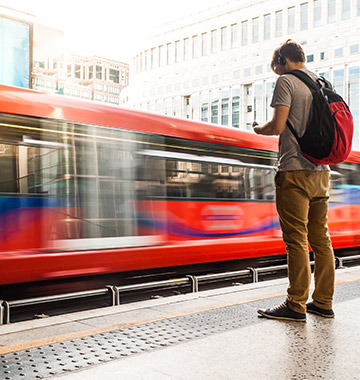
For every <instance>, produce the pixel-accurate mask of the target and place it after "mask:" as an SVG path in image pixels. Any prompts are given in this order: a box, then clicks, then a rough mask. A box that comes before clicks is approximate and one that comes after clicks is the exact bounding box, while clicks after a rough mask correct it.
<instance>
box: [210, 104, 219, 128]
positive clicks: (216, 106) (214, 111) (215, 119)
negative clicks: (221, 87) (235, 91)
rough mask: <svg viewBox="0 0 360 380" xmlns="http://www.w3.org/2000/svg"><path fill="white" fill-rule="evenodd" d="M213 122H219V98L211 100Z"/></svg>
mask: <svg viewBox="0 0 360 380" xmlns="http://www.w3.org/2000/svg"><path fill="white" fill-rule="evenodd" d="M211 122H212V123H213V124H218V122H219V100H218V99H216V100H213V101H212V102H211Z"/></svg>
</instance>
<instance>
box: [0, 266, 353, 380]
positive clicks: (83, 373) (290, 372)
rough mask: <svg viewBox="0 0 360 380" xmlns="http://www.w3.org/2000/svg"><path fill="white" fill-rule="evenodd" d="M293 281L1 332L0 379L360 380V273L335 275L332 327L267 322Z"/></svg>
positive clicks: (316, 320) (319, 321)
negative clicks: (262, 311) (261, 312)
mask: <svg viewBox="0 0 360 380" xmlns="http://www.w3.org/2000/svg"><path fill="white" fill-rule="evenodd" d="M287 283H288V281H287V279H286V278H284V279H279V280H272V281H264V282H259V283H255V284H248V285H240V286H232V287H227V288H222V289H216V290H211V291H203V292H198V293H191V294H185V295H177V296H172V297H167V298H163V299H154V300H149V301H145V302H139V303H135V304H130V305H120V306H113V307H107V308H103V309H97V310H93V311H86V312H79V313H74V314H68V315H64V316H57V317H50V318H47V319H41V320H33V321H27V322H20V323H15V324H9V325H3V326H0V379H1V380H14V379H16V380H17V379H26V380H37V379H52V380H103V379H106V380H115V379H116V380H185V379H186V380H205V379H206V380H233V379H234V380H235V379H236V380H242V379H256V380H273V379H274V380H275V379H276V380H282V379H284V380H307V379H325V380H343V379H346V380H355V379H360V374H359V370H358V360H359V356H360V318H359V315H360V267H353V268H345V269H337V270H336V288H335V302H334V311H335V318H334V319H326V318H322V317H320V316H316V315H312V314H308V315H307V322H306V323H303V322H291V321H277V320H269V319H264V318H260V317H259V316H258V314H257V310H258V309H259V308H267V307H272V306H275V305H276V304H279V303H281V302H283V301H284V297H285V294H286V288H287Z"/></svg>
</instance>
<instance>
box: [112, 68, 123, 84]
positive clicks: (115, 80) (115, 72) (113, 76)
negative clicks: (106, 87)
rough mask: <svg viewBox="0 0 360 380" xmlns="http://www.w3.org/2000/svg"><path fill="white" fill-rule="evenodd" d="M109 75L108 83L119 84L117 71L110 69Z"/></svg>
mask: <svg viewBox="0 0 360 380" xmlns="http://www.w3.org/2000/svg"><path fill="white" fill-rule="evenodd" d="M109 75H110V78H109V79H110V81H111V82H114V83H119V82H120V72H119V70H114V69H110V70H109Z"/></svg>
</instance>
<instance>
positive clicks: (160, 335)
mask: <svg viewBox="0 0 360 380" xmlns="http://www.w3.org/2000/svg"><path fill="white" fill-rule="evenodd" d="M358 294H359V282H351V283H347V284H342V285H340V286H337V288H336V293H335V302H336V301H338V302H339V301H345V300H349V299H354V298H356V297H358ZM282 301H283V297H278V298H272V299H271V300H269V299H267V300H261V301H256V302H252V303H248V304H241V305H235V306H229V307H223V308H220V309H216V310H210V311H206V312H201V313H197V314H192V315H187V316H182V317H177V318H171V319H166V320H161V321H156V322H151V323H147V324H143V325H139V326H134V327H130V328H125V329H121V330H116V331H111V332H107V333H102V334H97V335H92V336H88V337H84V338H79V339H74V340H71V341H66V342H61V343H55V344H50V345H47V346H43V347H38V348H32V349H28V350H24V351H19V352H14V353H9V354H5V355H0V379H1V380H18V379H26V380H38V379H48V378H51V377H52V376H54V375H60V374H62V373H66V372H71V371H75V370H79V369H81V368H86V367H89V366H92V365H95V364H100V363H102V362H108V361H111V360H116V359H121V358H123V357H127V356H130V355H134V354H139V353H141V352H145V351H149V350H153V349H159V348H162V347H166V346H169V345H173V344H178V343H182V342H185V341H187V340H193V339H197V338H202V337H206V336H209V335H211V334H217V333H221V332H225V331H229V330H232V329H237V328H240V327H243V326H248V325H251V324H254V323H260V322H262V321H263V320H262V319H260V318H258V317H257V313H256V310H257V308H259V307H267V306H269V304H276V303H277V302H282Z"/></svg>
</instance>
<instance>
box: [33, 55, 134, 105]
mask: <svg viewBox="0 0 360 380" xmlns="http://www.w3.org/2000/svg"><path fill="white" fill-rule="evenodd" d="M32 83H33V88H35V89H42V90H47V91H51V92H56V93H60V94H63V95H67V96H73V97H77V98H83V99H87V100H96V101H99V102H105V103H110V104H115V105H118V104H119V103H120V93H121V91H122V89H123V88H125V87H126V86H127V85H128V84H129V65H128V64H127V63H123V62H118V61H114V60H111V59H107V58H102V57H98V56H93V57H82V56H79V55H72V56H69V57H66V58H65V59H64V60H63V61H58V60H56V59H54V58H51V57H47V58H45V59H43V60H40V61H39V60H36V61H35V62H34V68H33V72H32Z"/></svg>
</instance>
